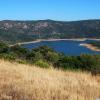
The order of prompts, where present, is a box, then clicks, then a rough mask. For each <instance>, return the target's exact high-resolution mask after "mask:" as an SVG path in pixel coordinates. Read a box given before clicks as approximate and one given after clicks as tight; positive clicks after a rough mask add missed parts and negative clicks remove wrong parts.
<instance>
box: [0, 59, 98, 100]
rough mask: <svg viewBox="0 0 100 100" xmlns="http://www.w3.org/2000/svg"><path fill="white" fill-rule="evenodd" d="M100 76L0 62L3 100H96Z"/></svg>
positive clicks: (0, 95)
mask: <svg viewBox="0 0 100 100" xmlns="http://www.w3.org/2000/svg"><path fill="white" fill-rule="evenodd" d="M96 98H100V76H91V74H90V73H86V72H84V73H83V72H70V71H66V72H63V71H60V70H56V69H52V68H51V69H41V68H37V67H34V66H30V65H22V64H17V63H10V62H7V61H4V60H0V100H96Z"/></svg>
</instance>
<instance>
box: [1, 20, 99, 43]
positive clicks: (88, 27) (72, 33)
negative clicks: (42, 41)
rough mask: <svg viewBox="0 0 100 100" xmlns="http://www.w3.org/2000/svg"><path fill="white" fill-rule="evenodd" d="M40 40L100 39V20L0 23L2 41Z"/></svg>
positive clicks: (7, 21) (4, 21) (8, 21)
mask: <svg viewBox="0 0 100 100" xmlns="http://www.w3.org/2000/svg"><path fill="white" fill-rule="evenodd" d="M38 38H100V20H83V21H71V22H66V21H53V20H38V21H13V20H3V21H0V40H2V41H7V42H9V43H15V42H23V41H32V40H35V39H38Z"/></svg>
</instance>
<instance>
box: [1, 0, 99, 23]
mask: <svg viewBox="0 0 100 100" xmlns="http://www.w3.org/2000/svg"><path fill="white" fill-rule="evenodd" d="M44 19H51V20H60V21H74V20H86V19H100V0H0V20H44Z"/></svg>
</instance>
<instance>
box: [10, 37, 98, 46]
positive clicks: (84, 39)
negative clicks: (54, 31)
mask: <svg viewBox="0 0 100 100" xmlns="http://www.w3.org/2000/svg"><path fill="white" fill-rule="evenodd" d="M62 40H70V41H86V40H94V41H100V39H93V38H77V39H76V38H72V39H37V40H35V41H29V42H19V43H16V44H18V45H23V44H29V43H37V42H43V41H62ZM16 44H15V45H16ZM12 46H13V45H12Z"/></svg>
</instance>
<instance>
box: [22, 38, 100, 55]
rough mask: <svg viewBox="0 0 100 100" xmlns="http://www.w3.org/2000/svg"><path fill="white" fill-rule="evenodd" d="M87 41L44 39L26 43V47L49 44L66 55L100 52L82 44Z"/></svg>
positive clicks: (31, 47)
mask: <svg viewBox="0 0 100 100" xmlns="http://www.w3.org/2000/svg"><path fill="white" fill-rule="evenodd" d="M88 42H90V40H87V41H70V40H60V41H42V42H38V43H30V44H24V45H22V46H24V47H25V48H28V49H33V48H36V47H39V46H43V45H47V46H49V47H51V48H53V49H54V50H55V51H57V52H61V53H64V54H66V55H80V54H100V52H96V51H92V50H90V49H88V48H86V47H84V46H80V43H88Z"/></svg>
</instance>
